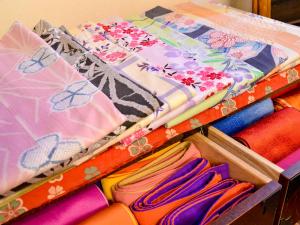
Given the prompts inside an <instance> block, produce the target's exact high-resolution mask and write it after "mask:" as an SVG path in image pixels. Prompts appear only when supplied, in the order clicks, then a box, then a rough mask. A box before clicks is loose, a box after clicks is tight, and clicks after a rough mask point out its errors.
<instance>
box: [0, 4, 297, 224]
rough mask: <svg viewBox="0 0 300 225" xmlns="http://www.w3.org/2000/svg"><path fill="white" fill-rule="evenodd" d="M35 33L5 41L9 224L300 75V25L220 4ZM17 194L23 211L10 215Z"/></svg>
mask: <svg viewBox="0 0 300 225" xmlns="http://www.w3.org/2000/svg"><path fill="white" fill-rule="evenodd" d="M241 15H242V16H243V19H241V20H238V19H236V18H240V16H241ZM252 17H253V18H254V19H252ZM245 26H248V27H249V30H251V29H253V32H252V30H251V32H250V31H249V30H248V29H244V27H245ZM236 28H238V29H236ZM33 31H34V32H32V31H30V30H29V29H27V28H26V27H24V26H23V25H22V24H20V23H15V24H13V25H12V27H11V28H10V30H9V31H8V32H7V33H6V34H5V35H4V36H3V37H2V38H1V39H0V52H1V53H2V54H1V55H0V59H1V60H0V74H1V75H0V86H1V90H0V97H1V104H0V111H1V112H0V115H1V119H0V133H1V134H2V135H0V139H1V144H2V145H1V149H3V150H1V151H0V152H1V154H0V155H1V156H2V158H3V159H4V162H5V163H3V164H2V165H1V166H0V174H1V175H0V183H1V185H0V197H1V198H0V223H3V222H7V221H9V220H10V219H12V218H13V217H15V216H18V215H19V214H22V213H24V212H25V211H28V210H30V209H33V208H37V207H39V206H41V205H43V204H45V203H47V202H49V201H51V200H52V199H54V198H57V197H59V196H61V195H64V194H66V193H68V192H71V191H74V190H76V189H77V188H79V187H81V186H83V185H85V184H87V183H90V182H92V181H93V180H96V179H97V178H99V177H101V176H104V175H106V174H108V173H110V172H112V171H113V170H115V169H117V168H118V167H120V166H122V165H124V164H125V163H127V162H129V161H131V160H133V159H134V158H136V157H137V156H138V155H140V154H142V153H146V152H149V151H150V150H152V149H155V148H157V147H159V146H161V145H162V144H164V143H165V142H167V141H168V140H169V139H172V138H173V137H175V136H178V135H179V134H182V133H184V132H187V131H190V130H192V129H195V128H198V127H201V126H202V125H205V124H208V123H210V122H213V121H215V120H217V119H219V118H221V117H223V116H225V115H228V114H230V113H232V112H233V111H235V110H237V109H239V108H242V107H244V106H246V105H248V104H250V103H252V102H253V101H256V100H259V99H260V98H263V97H264V96H265V95H268V94H270V93H272V92H273V91H276V90H278V89H280V88H282V87H284V86H286V85H287V84H290V83H293V82H297V81H298V80H299V75H298V71H300V66H297V67H295V66H296V65H297V64H298V62H300V61H299V60H300V55H299V53H300V51H299V49H300V44H299V43H300V42H299V38H300V30H299V29H297V28H295V27H292V26H289V25H286V24H283V23H279V22H276V21H273V20H269V19H265V18H261V17H256V16H254V15H252V14H246V13H242V12H240V11H236V10H233V9H231V8H223V7H222V6H218V5H216V6H211V5H206V4H203V5H196V4H193V3H186V4H182V5H178V6H176V7H174V8H172V9H165V8H162V7H156V8H154V9H151V10H149V11H147V12H146V13H145V16H140V17H138V16H132V17H130V18H127V19H125V20H124V19H121V18H115V19H110V20H103V21H95V22H91V23H86V24H83V25H82V26H81V27H80V29H78V30H77V31H76V32H74V34H71V33H70V32H69V31H68V30H67V29H66V28H65V27H63V26H62V27H59V28H57V27H53V26H52V25H50V24H49V23H48V22H46V21H40V22H39V23H38V24H37V25H36V26H35V27H34V29H33ZM254 31H255V32H254ZM268 32H269V33H272V35H269V33H268ZM254 34H255V35H254ZM286 40H288V41H286ZM288 68H292V69H290V70H287V71H284V69H288ZM276 72H281V73H280V74H278V73H276ZM266 77H268V79H265V78H266ZM287 101H289V100H287ZM266 104H267V103H266ZM268 109H269V108H268ZM267 111H268V110H267ZM285 111H291V110H285ZM260 113H262V114H264V113H267V112H258V114H260ZM268 113H269V111H268ZM253 121H254V120H253ZM253 121H252V122H253ZM105 150H106V151H105ZM174 154H175V153H174ZM185 154H193V153H185V152H181V151H179V152H176V154H175V155H170V156H166V155H162V156H158V157H157V158H155V159H154V158H153V159H152V160H154V161H155V162H157V163H158V165H160V166H161V167H162V168H164V167H165V165H169V164H170V165H171V164H172V169H170V168H169V169H166V170H163V171H164V173H163V174H157V171H156V165H155V166H154V167H152V164H151V163H150V165H149V166H147V167H145V168H144V170H143V172H141V171H139V172H137V171H135V170H132V171H130V172H129V173H130V174H131V176H130V177H128V178H127V179H129V180H127V179H125V180H124V181H122V182H121V183H119V184H118V185H116V187H115V190H114V191H113V196H115V197H116V198H118V197H117V196H120V195H121V196H122V193H123V192H126V193H127V191H128V190H132V191H133V192H136V191H137V192H139V187H140V185H145V187H147V190H148V189H151V188H152V187H153V185H154V184H157V183H159V182H160V181H161V180H162V179H164V178H166V177H167V176H169V175H170V173H172V172H173V171H174V170H176V169H178V166H179V165H180V164H181V163H182V162H181V161H178V162H176V163H173V161H172V160H174V158H176V157H178V158H180V159H181V157H183V156H184V155H185ZM285 156H286V155H285ZM161 157H163V158H161ZM164 157H165V158H164ZM156 160H158V161H156ZM160 160H162V161H160ZM182 160H183V159H182ZM126 173H127V172H126ZM148 176H149V180H151V182H150V183H147V182H149V180H148V181H144V180H143V179H142V180H141V177H143V178H145V177H148ZM131 181H134V182H135V183H134V185H132V183H131ZM152 181H153V182H152ZM144 182H145V184H144ZM53 183H55V184H53ZM34 196H39V198H36V197H34ZM49 196H50V197H49ZM123 197H124V196H123ZM128 200H129V199H127V197H124V200H122V202H124V203H126V204H127V203H128V202H127V201H128ZM14 201H19V202H22V204H23V207H24V209H26V210H22V211H20V212H18V213H15V214H14V215H6V214H7V213H6V209H7V208H10V205H11V204H13V202H14ZM120 201H121V200H120Z"/></svg>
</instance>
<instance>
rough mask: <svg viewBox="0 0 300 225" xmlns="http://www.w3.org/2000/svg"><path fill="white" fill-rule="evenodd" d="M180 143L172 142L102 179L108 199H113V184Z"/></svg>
mask: <svg viewBox="0 0 300 225" xmlns="http://www.w3.org/2000/svg"><path fill="white" fill-rule="evenodd" d="M178 144H179V142H177V143H175V144H172V145H170V146H168V147H166V148H164V149H162V150H160V151H158V152H155V153H154V154H152V155H150V156H148V157H146V158H143V159H141V160H140V161H138V162H136V163H134V164H132V165H130V166H128V167H126V168H124V169H122V170H120V171H117V172H115V173H113V174H111V175H109V176H107V177H105V178H103V179H101V186H102V189H103V192H104V194H105V196H106V198H107V199H108V200H112V199H113V198H112V193H111V188H112V186H114V185H115V184H116V183H118V182H119V181H121V180H123V179H124V178H126V177H128V176H130V175H131V174H133V173H134V172H135V171H137V170H139V169H140V168H142V167H143V166H145V165H147V164H149V163H151V162H152V161H154V160H155V159H157V158H158V157H159V156H161V155H162V154H164V153H165V152H167V151H169V150H170V149H172V148H174V147H175V146H176V145H178Z"/></svg>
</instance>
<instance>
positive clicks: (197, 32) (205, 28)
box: [184, 25, 212, 39]
mask: <svg viewBox="0 0 300 225" xmlns="http://www.w3.org/2000/svg"><path fill="white" fill-rule="evenodd" d="M211 29H212V28H210V27H208V26H205V25H202V26H201V27H200V28H199V29H197V30H195V31H193V32H191V33H184V34H185V35H187V36H189V37H191V38H193V39H196V38H197V37H199V36H201V35H202V34H204V33H206V32H207V31H209V30H211Z"/></svg>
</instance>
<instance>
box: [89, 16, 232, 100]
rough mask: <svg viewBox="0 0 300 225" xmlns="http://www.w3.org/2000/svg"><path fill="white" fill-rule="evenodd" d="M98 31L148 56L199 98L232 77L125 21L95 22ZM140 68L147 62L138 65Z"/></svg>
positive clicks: (153, 63)
mask: <svg viewBox="0 0 300 225" xmlns="http://www.w3.org/2000/svg"><path fill="white" fill-rule="evenodd" d="M93 28H94V29H95V30H97V32H99V33H100V34H102V35H104V36H105V37H106V38H108V39H109V40H111V41H113V42H115V43H117V44H118V45H120V46H121V47H123V48H125V49H126V50H128V51H130V52H136V53H137V54H139V55H141V56H142V57H143V58H145V59H147V60H148V61H149V62H150V63H152V65H154V66H155V68H152V69H154V70H157V71H160V72H161V73H163V74H164V76H166V77H168V78H171V79H174V80H176V81H178V82H181V83H183V84H185V85H187V86H191V87H193V88H195V89H196V91H197V96H201V98H202V100H204V99H205V98H207V97H208V96H210V95H213V94H214V93H215V92H218V91H220V90H222V89H224V88H226V87H227V86H229V85H230V84H232V83H233V80H232V79H231V78H230V76H229V75H228V74H226V73H224V72H223V71H218V70H215V69H214V68H213V67H211V66H208V65H206V64H204V63H202V62H201V61H200V60H198V58H195V57H193V55H191V54H189V52H184V51H181V49H178V48H174V47H173V46H170V45H167V44H165V43H164V42H162V41H160V40H159V39H157V38H156V37H155V36H153V35H151V34H150V33H148V32H146V31H144V30H142V29H140V28H138V27H136V26H133V25H132V24H131V23H129V22H127V21H120V22H111V23H109V24H107V25H104V24H102V23H97V24H96V25H95V26H94V27H93ZM140 68H141V70H143V69H148V65H140Z"/></svg>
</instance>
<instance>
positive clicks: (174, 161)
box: [112, 142, 210, 205]
mask: <svg viewBox="0 0 300 225" xmlns="http://www.w3.org/2000/svg"><path fill="white" fill-rule="evenodd" d="M199 157H200V152H199V150H198V149H197V148H196V147H195V146H194V145H192V144H191V145H190V144H189V143H187V142H184V143H181V144H179V145H177V146H176V147H174V148H172V149H171V150H170V151H168V152H166V153H164V154H163V155H161V156H159V157H158V158H157V159H155V160H154V161H152V162H151V163H149V164H147V165H145V166H144V167H143V168H141V169H139V170H137V171H136V172H134V173H133V174H131V175H130V176H128V177H126V178H125V179H123V180H121V181H120V182H118V183H117V184H116V185H115V186H113V187H112V194H113V197H114V200H115V201H116V202H122V203H124V204H125V205H130V204H131V203H132V202H133V201H135V200H136V199H137V198H139V197H140V196H141V195H143V194H144V193H145V192H147V191H149V190H150V189H152V188H153V187H154V186H156V185H157V184H159V183H160V182H161V181H162V180H164V179H165V178H167V177H169V176H170V175H171V174H173V173H174V172H175V171H176V170H177V169H179V168H180V167H181V166H182V165H183V164H185V163H187V162H189V161H192V160H194V159H195V158H199ZM209 167H210V165H209V163H207V164H206V168H207V169H208V168H209Z"/></svg>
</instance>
